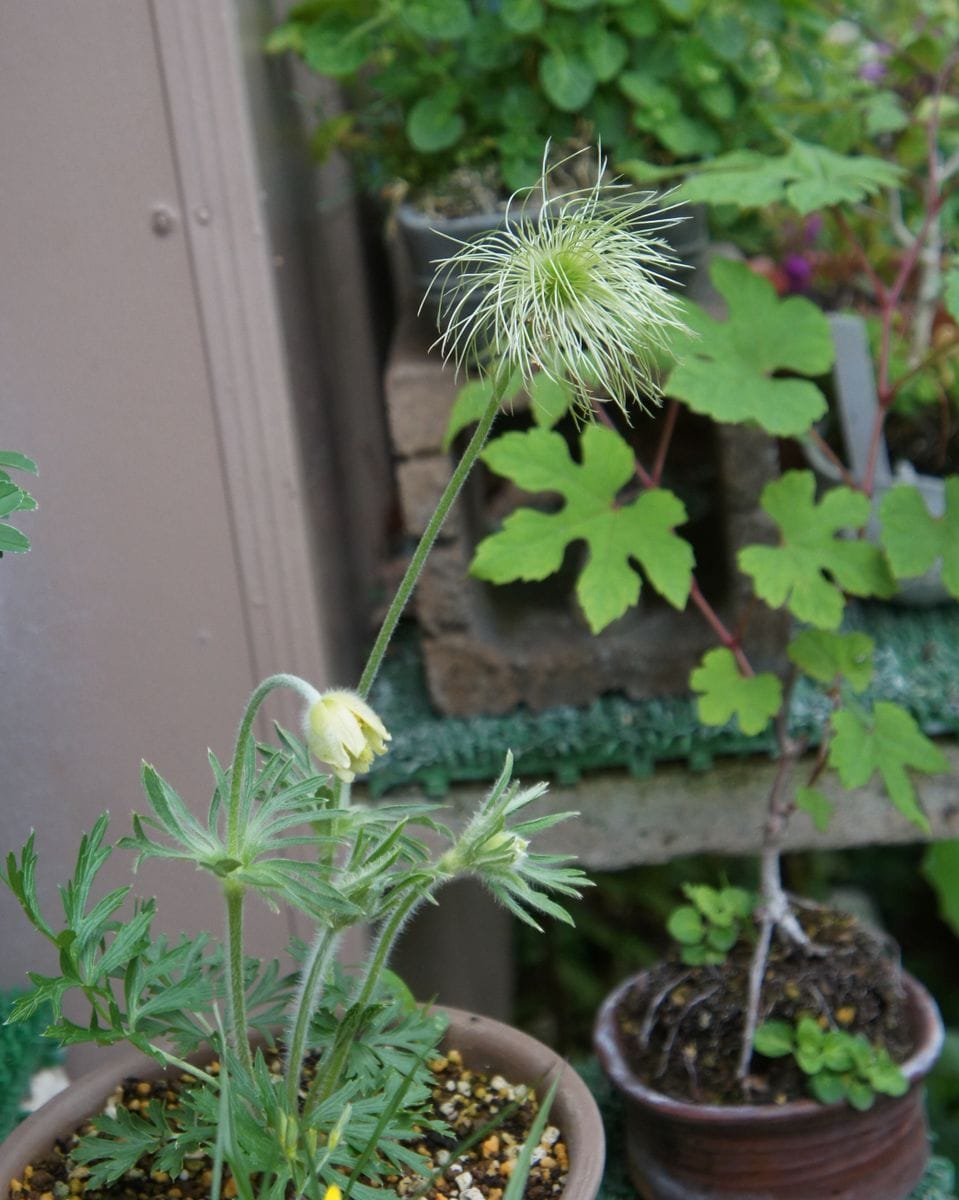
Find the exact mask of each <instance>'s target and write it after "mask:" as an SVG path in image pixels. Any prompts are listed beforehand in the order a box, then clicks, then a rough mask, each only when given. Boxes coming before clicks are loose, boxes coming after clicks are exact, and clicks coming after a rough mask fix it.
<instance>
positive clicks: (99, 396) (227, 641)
mask: <svg viewBox="0 0 959 1200" xmlns="http://www.w3.org/2000/svg"><path fill="white" fill-rule="evenodd" d="M0 164H2V166H0V262H2V264H3V268H2V275H0V446H3V447H4V448H13V449H19V450H22V451H24V452H26V453H28V454H30V455H31V456H33V457H34V458H36V459H37V460H38V462H39V463H40V466H41V475H40V477H39V479H38V480H37V481H36V484H35V488H34V490H35V493H36V495H37V497H38V499H39V502H40V506H41V507H40V509H39V511H38V512H36V513H35V514H31V515H29V516H27V517H24V518H23V520H22V526H23V527H24V528H27V526H29V532H30V535H31V537H32V539H33V543H34V548H33V550H32V551H31V552H30V553H29V554H28V555H25V556H18V557H14V556H8V557H6V558H4V559H3V560H2V561H0V851H2V852H3V853H4V854H5V853H6V851H7V850H9V849H10V848H12V847H19V846H20V844H21V843H22V841H23V840H24V839H25V837H26V836H27V834H28V832H29V830H30V828H31V827H36V828H37V830H38V845H39V849H40V854H41V869H42V871H43V876H44V880H43V889H42V890H43V894H44V896H45V898H46V899H47V901H48V902H52V900H53V897H54V895H55V893H54V889H53V883H54V881H55V879H56V877H57V875H58V873H59V871H61V870H63V869H64V868H65V865H66V863H67V862H68V860H69V858H70V857H72V854H73V850H74V846H75V842H76V838H77V835H78V832H79V830H80V829H81V828H87V827H89V825H90V824H91V823H92V821H93V820H94V818H95V815H96V814H97V813H98V812H99V811H100V810H101V809H102V808H104V807H108V808H109V809H110V810H111V811H112V813H113V814H114V816H115V823H116V825H117V826H118V827H119V828H120V829H125V828H126V827H128V824H129V813H130V810H131V808H133V807H134V806H136V805H138V804H139V792H140V789H139V782H138V764H139V760H140V758H141V757H145V758H148V759H149V760H150V761H152V762H153V763H155V764H156V766H157V767H158V769H160V770H161V772H162V773H164V774H165V775H166V776H167V777H168V778H169V779H170V780H171V781H172V782H173V783H174V784H175V785H176V786H177V787H178V788H179V789H180V790H181V792H182V794H183V795H184V796H185V797H187V798H188V799H189V801H190V803H191V804H192V805H193V807H194V808H195V809H198V810H199V809H202V808H203V807H204V806H205V804H206V801H207V799H208V794H209V782H208V781H209V774H208V768H207V765H206V747H207V746H208V745H209V746H212V747H214V748H215V749H216V751H217V752H218V753H219V754H221V755H223V756H225V755H226V754H227V753H228V752H229V747H230V743H231V739H232V735H233V730H234V727H235V723H236V721H237V719H238V717H239V713H240V709H241V706H242V704H243V702H244V699H245V697H246V695H247V694H248V692H249V690H250V688H251V686H252V684H253V682H254V677H253V667H252V663H251V642H250V631H249V629H248V627H247V624H246V622H245V618H244V609H243V603H242V594H241V579H240V576H239V572H238V566H237V546H236V545H235V533H234V526H233V523H232V520H231V513H230V509H229V506H228V497H227V494H226V488H225V484H224V474H223V456H222V445H221V438H220V435H219V431H218V429H217V425H216V421H215V415H214V404H213V400H212V397H211V380H210V378H209V372H208V362H207V359H206V356H205V354H204V347H203V344H202V341H201V320H200V314H199V313H198V310H197V305H196V301H195V298H194V292H193V282H194V280H193V272H192V268H191V262H190V258H189V255H188V247H187V244H186V240H185V237H184V231H183V218H182V215H181V214H180V212H179V196H178V180H177V176H176V172H175V167H174V160H173V156H172V154H171V149H170V144H169V134H168V127H167V121H166V115H165V106H164V96H163V92H162V87H161V79H160V73H159V70H158V64H157V55H156V47H155V43H154V29H153V26H152V24H151V19H150V9H149V7H148V5H147V4H146V3H137V2H133V0H83V3H82V4H77V3H75V0H43V2H42V3H36V2H35V0H7V2H6V3H4V4H3V5H2V6H0ZM159 210H165V211H168V212H169V213H170V214H171V215H172V218H173V220H172V227H171V228H169V230H168V231H167V232H166V233H165V234H164V235H162V236H161V235H158V233H157V232H155V225H156V223H157V217H156V214H157V212H158V211H159ZM160 221H161V224H162V216H161V218H160ZM287 665H289V664H287ZM268 666H269V668H270V669H273V664H268ZM123 857H124V858H126V857H127V856H125V855H124V856H123ZM116 865H117V868H118V869H116V870H113V871H112V878H113V880H114V881H116V879H117V878H120V877H122V875H123V874H124V873H125V868H126V863H124V864H122V869H120V864H119V863H117V864H116ZM172 875H174V876H175V879H172V880H171V878H170V876H171V872H170V871H167V872H165V873H164V874H163V875H162V878H161V875H160V873H158V872H157V871H156V870H149V871H148V870H147V869H144V872H143V875H142V882H143V885H144V887H145V888H147V889H148V890H153V889H156V890H157V891H158V894H159V897H160V901H161V910H162V913H163V925H164V926H166V927H168V928H171V929H178V928H180V927H184V928H196V927H199V926H205V925H210V924H214V925H215V923H216V922H217V921H218V920H219V913H218V910H217V906H216V895H215V889H214V888H213V887H212V886H211V881H208V880H204V879H201V877H200V876H199V875H196V874H195V873H193V872H191V871H190V869H189V868H183V869H182V870H181V871H180V872H176V871H174V872H172ZM251 928H252V934H253V936H254V938H255V940H256V942H257V944H258V945H259V946H260V947H261V948H266V947H269V946H275V947H276V948H277V949H278V948H279V946H280V945H281V944H282V942H283V941H284V940H285V936H286V927H285V924H284V922H283V920H282V918H277V917H272V916H271V915H270V914H268V913H267V912H266V911H265V910H264V909H262V907H261V906H258V910H257V912H256V914H254V915H253V916H252V926H251ZM36 949H37V947H36V944H35V943H34V941H33V939H32V937H31V936H30V934H29V931H27V930H26V926H25V921H24V920H23V919H22V918H21V915H20V914H19V912H18V910H17V909H16V906H15V905H14V904H13V903H12V902H11V901H10V899H9V898H8V897H7V896H6V895H5V894H4V895H2V896H0V951H2V953H0V985H3V986H9V985H11V984H12V983H14V982H15V981H18V980H19V979H22V977H23V971H24V969H25V968H26V967H27V966H36V965H38V960H37V955H36ZM39 965H42V963H41V964H39Z"/></svg>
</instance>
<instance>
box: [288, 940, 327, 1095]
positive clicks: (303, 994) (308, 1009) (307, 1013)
mask: <svg viewBox="0 0 959 1200" xmlns="http://www.w3.org/2000/svg"><path fill="white" fill-rule="evenodd" d="M339 944H340V934H339V932H338V931H337V930H333V929H321V930H320V931H319V932H318V933H317V936H316V938H315V939H314V941H313V945H312V946H311V947H310V952H309V955H308V956H307V959H306V962H305V963H304V964H303V969H302V971H301V982H300V990H299V995H298V996H297V998H296V1004H295V1006H294V1012H295V1014H296V1016H295V1018H294V1021H293V1028H292V1030H291V1031H290V1035H289V1037H288V1039H287V1042H288V1045H287V1053H286V1098H287V1105H288V1108H289V1111H290V1112H295V1111H296V1107H297V1094H298V1092H299V1087H300V1076H301V1075H302V1073H303V1059H304V1058H305V1057H306V1040H307V1034H308V1033H309V1029H310V1019H311V1017H312V1016H313V1013H314V1011H315V1010H316V1006H317V1001H318V999H319V991H320V988H321V987H322V986H323V982H324V980H325V979H326V975H327V972H328V971H329V969H330V963H331V962H332V961H333V958H334V957H335V955H336V951H337V948H338V946H339Z"/></svg>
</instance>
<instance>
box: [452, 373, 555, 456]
mask: <svg viewBox="0 0 959 1200" xmlns="http://www.w3.org/2000/svg"><path fill="white" fill-rule="evenodd" d="M537 378H541V376H537ZM520 386H521V385H520V377H519V375H518V374H515V375H513V377H512V378H511V379H510V381H509V383H508V384H507V385H506V389H505V391H504V395H503V404H504V406H506V407H508V406H509V405H510V404H512V403H513V401H514V400H515V399H516V397H517V396H518V395H519V390H520ZM493 388H494V382H493V380H492V378H491V377H490V376H488V375H483V376H481V377H480V378H479V379H470V380H469V381H468V382H467V383H464V384H463V386H462V387H461V388H460V390H459V391H458V392H457V393H456V399H455V400H454V401H453V408H452V411H451V412H450V417H449V421H448V422H447V425H446V432H445V433H444V434H443V449H444V450H449V448H450V446H452V444H453V440H454V438H455V437H456V435H457V434H458V433H460V432H461V431H462V430H464V429H466V428H468V426H470V425H475V424H476V422H477V421H478V420H479V419H480V417H481V416H482V415H483V413H484V412H485V411H486V406H487V405H488V404H489V402H490V400H491V399H492V396H493Z"/></svg>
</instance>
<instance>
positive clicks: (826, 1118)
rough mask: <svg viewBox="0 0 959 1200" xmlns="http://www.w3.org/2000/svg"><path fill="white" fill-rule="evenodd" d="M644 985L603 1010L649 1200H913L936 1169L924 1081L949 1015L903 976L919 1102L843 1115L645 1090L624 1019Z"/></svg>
mask: <svg viewBox="0 0 959 1200" xmlns="http://www.w3.org/2000/svg"><path fill="white" fill-rule="evenodd" d="M642 978H643V975H642V974H640V975H636V976H633V977H631V978H630V979H627V980H626V981H625V982H624V983H622V984H621V985H620V986H619V987H618V988H617V989H616V990H615V991H614V992H612V993H611V994H610V995H609V996H608V997H607V999H606V1001H605V1002H604V1004H603V1006H602V1008H601V1009H600V1011H599V1016H598V1018H597V1021H596V1029H595V1033H594V1042H595V1046H596V1053H597V1054H598V1056H599V1060H600V1062H601V1064H602V1066H603V1069H604V1071H605V1072H606V1074H607V1075H608V1076H609V1078H610V1080H611V1081H612V1083H613V1084H614V1086H615V1087H616V1088H617V1089H618V1090H619V1091H620V1092H622V1094H623V1097H624V1100H625V1107H626V1155H627V1166H628V1169H629V1174H630V1178H631V1179H632V1181H633V1183H634V1185H635V1186H636V1188H637V1190H638V1191H639V1194H640V1195H641V1196H643V1197H644V1198H645V1200H903V1197H906V1196H908V1195H909V1193H910V1191H911V1190H912V1189H913V1187H915V1185H916V1184H917V1183H918V1182H919V1180H920V1179H921V1177H922V1174H923V1171H924V1169H925V1166H926V1163H927V1161H928V1158H929V1143H928V1131H927V1128H926V1117H925V1109H924V1105H923V1089H922V1083H921V1080H922V1078H923V1077H924V1076H925V1075H926V1074H927V1072H928V1071H929V1070H930V1068H931V1067H932V1065H933V1063H934V1062H935V1060H936V1058H937V1056H938V1054H939V1051H940V1048H941V1046H942V1038H943V1029H942V1020H941V1018H940V1016H939V1011H938V1009H937V1008H936V1004H935V1001H934V1000H933V999H932V997H931V996H930V995H929V993H928V992H927V991H926V990H925V988H923V987H922V986H921V984H919V983H917V982H916V980H914V979H912V978H911V977H910V976H908V975H906V976H904V977H903V978H904V983H905V987H906V991H907V994H908V1003H909V1012H910V1021H911V1024H912V1028H913V1032H914V1035H915V1039H916V1050H915V1052H914V1053H913V1055H912V1057H911V1058H910V1059H909V1060H908V1061H907V1062H905V1063H903V1064H902V1067H903V1070H904V1072H905V1074H906V1076H907V1078H908V1079H909V1080H910V1083H911V1087H910V1089H909V1091H908V1092H907V1093H906V1094H905V1095H904V1096H901V1097H899V1098H897V1099H893V1098H892V1097H888V1096H880V1097H878V1098H877V1100H876V1103H875V1104H874V1105H873V1107H872V1108H871V1109H870V1110H869V1111H868V1112H864V1113H861V1112H857V1111H856V1110H855V1109H853V1108H850V1107H849V1106H848V1105H846V1104H844V1103H840V1104H829V1105H825V1104H819V1103H817V1102H816V1101H815V1100H811V1099H810V1100H796V1101H793V1102H791V1103H789V1104H784V1105H729V1106H723V1105H714V1104H702V1105H698V1104H692V1103H688V1102H684V1101H682V1100H674V1099H672V1098H671V1097H669V1096H664V1095H662V1094H661V1093H659V1092H655V1091H653V1090H652V1089H651V1088H649V1087H646V1086H645V1085H644V1084H643V1083H641V1082H640V1081H639V1079H638V1078H637V1077H636V1076H635V1075H634V1074H633V1071H632V1069H631V1068H630V1067H629V1065H628V1064H627V1062H626V1060H625V1058H624V1056H623V1052H622V1049H621V1043H620V1037H619V1027H618V1024H617V1020H616V1010H617V1008H618V1006H619V1004H620V1002H621V1000H622V999H623V997H624V996H625V994H626V993H627V991H628V990H629V989H630V988H631V987H632V986H633V984H634V983H636V982H638V981H639V980H641V979H642Z"/></svg>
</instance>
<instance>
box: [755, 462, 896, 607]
mask: <svg viewBox="0 0 959 1200" xmlns="http://www.w3.org/2000/svg"><path fill="white" fill-rule="evenodd" d="M760 503H761V505H762V508H763V509H764V510H765V511H766V512H767V513H768V514H769V515H770V516H771V517H772V518H773V520H774V521H775V522H776V524H777V525H778V527H779V533H780V544H779V545H778V546H747V547H746V548H745V549H743V550H741V551H740V553H739V565H740V567H741V568H742V570H743V571H745V572H746V574H747V575H750V576H751V577H752V579H753V582H754V585H755V588H756V593H757V595H758V596H759V597H760V598H761V599H762V600H765V601H766V603H767V604H769V605H770V606H771V607H773V608H780V607H781V606H782V605H786V607H787V608H788V609H789V611H790V612H791V613H792V614H793V615H794V616H795V617H797V618H798V619H799V620H800V621H806V622H808V623H809V624H810V625H814V626H816V627H817V628H819V629H830V630H832V629H837V628H838V626H839V623H840V621H841V620H842V614H843V608H844V599H843V592H844V591H846V592H850V593H852V595H854V596H879V597H888V596H891V595H892V594H893V593H894V592H895V587H896V585H895V581H894V580H893V579H892V576H891V575H890V573H889V568H888V567H887V565H886V562H885V559H884V558H883V556H882V552H881V551H880V549H879V547H878V546H874V545H872V544H871V543H869V542H867V541H864V540H862V539H853V538H849V537H845V536H843V534H844V533H851V532H854V531H856V530H858V529H860V528H862V527H863V526H864V525H865V524H866V522H867V521H868V519H869V501H868V500H867V499H866V497H865V496H864V495H862V493H861V492H856V491H853V490H852V489H851V488H847V487H835V488H832V489H831V490H830V491H829V492H827V493H826V495H825V496H823V498H822V500H821V501H819V502H818V503H817V501H816V480H815V477H814V476H813V474H812V472H811V471H788V472H787V473H786V474H785V475H783V476H782V478H781V479H777V480H774V481H773V482H772V483H769V484H767V485H766V487H765V488H764V489H763V493H762V498H761V501H760Z"/></svg>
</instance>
